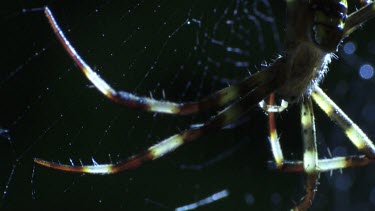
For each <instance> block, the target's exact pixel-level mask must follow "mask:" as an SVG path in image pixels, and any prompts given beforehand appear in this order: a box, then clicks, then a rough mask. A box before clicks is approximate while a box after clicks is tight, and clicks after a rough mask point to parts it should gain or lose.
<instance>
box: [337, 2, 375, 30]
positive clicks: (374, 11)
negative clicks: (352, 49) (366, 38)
mask: <svg viewBox="0 0 375 211" xmlns="http://www.w3.org/2000/svg"><path fill="white" fill-rule="evenodd" d="M374 17H375V2H373V1H371V3H369V4H367V5H366V6H364V7H362V8H361V9H359V10H358V11H356V12H353V13H352V14H350V15H349V16H348V18H347V19H346V22H345V27H344V36H349V35H350V34H351V33H353V32H354V31H355V30H357V29H358V28H359V27H360V26H361V25H362V24H363V23H365V22H366V21H368V20H370V19H371V18H374Z"/></svg>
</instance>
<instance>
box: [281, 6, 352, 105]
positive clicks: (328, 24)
mask: <svg viewBox="0 0 375 211" xmlns="http://www.w3.org/2000/svg"><path fill="white" fill-rule="evenodd" d="M288 4H289V5H288V12H287V14H288V20H290V21H288V25H287V31H286V33H287V38H286V55H285V65H286V66H285V68H284V71H285V72H283V73H279V77H280V78H282V79H283V81H284V83H283V85H282V86H281V87H280V89H279V90H278V91H277V93H278V94H280V95H281V98H283V99H284V100H286V101H288V102H289V103H293V102H297V101H299V100H300V99H301V98H302V97H303V96H310V95H311V90H312V89H313V88H314V87H315V86H317V85H318V83H319V82H320V80H321V79H322V78H323V76H324V75H325V73H326V71H327V68H328V64H329V63H330V61H331V52H334V51H336V49H337V46H338V45H339V43H340V42H341V40H342V39H343V36H342V35H343V30H344V26H345V19H346V16H347V3H346V0H341V1H338V0H330V1H321V0H314V1H288Z"/></svg>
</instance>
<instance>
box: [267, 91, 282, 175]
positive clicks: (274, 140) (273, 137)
mask: <svg viewBox="0 0 375 211" xmlns="http://www.w3.org/2000/svg"><path fill="white" fill-rule="evenodd" d="M274 104H275V93H272V94H271V95H270V97H269V105H270V106H273V105H274ZM268 127H269V132H270V136H269V138H268V140H269V142H270V144H271V151H272V155H273V159H274V161H275V164H276V167H277V168H278V169H281V168H282V167H283V163H284V156H283V151H282V149H281V145H280V138H279V136H278V135H277V128H276V122H275V112H270V111H268Z"/></svg>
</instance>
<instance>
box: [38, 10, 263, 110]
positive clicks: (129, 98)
mask: <svg viewBox="0 0 375 211" xmlns="http://www.w3.org/2000/svg"><path fill="white" fill-rule="evenodd" d="M44 13H45V15H46V17H47V19H48V22H49V24H50V26H51V27H52V29H53V31H54V33H55V35H56V37H57V38H58V40H59V41H60V43H61V44H62V45H63V47H64V49H65V50H66V51H67V53H68V55H69V56H70V57H71V58H72V59H73V61H74V63H75V64H76V65H77V66H78V67H79V69H80V70H82V72H83V73H84V74H85V75H86V77H87V78H88V79H89V80H90V81H91V82H92V83H93V84H94V86H95V87H96V88H97V89H98V90H99V91H100V92H101V93H103V94H104V95H105V96H106V97H107V98H109V99H110V100H112V101H114V102H116V103H119V104H122V105H125V106H128V107H135V108H139V109H143V110H147V111H152V112H160V113H169V114H180V115H187V114H192V113H196V112H199V111H202V110H205V109H209V108H214V107H221V106H223V105H226V104H227V103H229V102H231V101H234V100H235V99H237V98H239V97H241V96H243V95H245V94H247V93H248V92H250V91H251V90H252V89H254V88H255V87H257V86H259V84H260V83H261V82H262V79H263V78H264V77H262V76H261V77H260V75H261V74H258V73H256V74H254V75H252V76H250V77H248V78H247V79H245V80H243V81H242V82H240V83H238V84H236V85H232V86H229V87H226V88H224V89H221V90H219V91H217V92H215V93H213V94H211V95H210V96H208V97H205V98H203V99H201V100H200V101H197V102H186V103H175V102H169V101H162V100H155V99H152V98H148V97H140V96H137V95H134V94H131V93H130V92H126V91H116V90H115V89H113V88H112V87H111V86H110V85H109V84H108V83H107V82H106V81H104V80H103V79H102V78H101V77H100V76H99V75H98V74H97V73H96V72H95V71H94V70H93V69H92V68H91V67H90V66H89V65H88V64H87V63H86V62H85V61H84V60H83V59H82V58H81V56H80V55H79V54H78V53H77V51H76V50H75V49H74V47H73V46H72V45H71V44H70V42H69V40H68V39H67V38H66V37H65V35H64V33H63V31H62V30H61V28H60V27H59V25H58V24H57V22H56V20H55V18H54V16H53V14H52V12H51V11H50V10H49V8H48V7H45V8H44Z"/></svg>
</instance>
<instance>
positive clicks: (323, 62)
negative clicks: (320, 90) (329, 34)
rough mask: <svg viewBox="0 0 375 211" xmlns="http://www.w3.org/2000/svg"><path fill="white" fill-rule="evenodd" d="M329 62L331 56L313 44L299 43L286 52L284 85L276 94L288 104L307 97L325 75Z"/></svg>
mask: <svg viewBox="0 0 375 211" xmlns="http://www.w3.org/2000/svg"><path fill="white" fill-rule="evenodd" d="M330 61H331V54H330V53H327V52H326V51H324V50H322V49H321V48H319V47H318V46H316V45H315V44H314V43H311V42H308V41H301V42H299V43H298V44H297V45H296V46H295V47H294V48H292V49H289V50H288V51H287V55H286V60H285V62H286V66H285V69H286V70H285V77H286V78H285V83H284V84H283V85H282V86H281V87H280V89H279V90H278V93H279V94H280V95H281V97H282V98H283V99H284V100H286V101H288V102H290V103H293V102H297V101H299V100H300V99H301V98H302V97H303V96H305V95H307V96H309V95H310V94H311V89H312V88H314V87H315V86H316V85H318V83H319V81H320V80H321V79H322V78H323V76H324V75H325V73H326V71H327V69H328V68H327V65H328V64H329V63H330Z"/></svg>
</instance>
